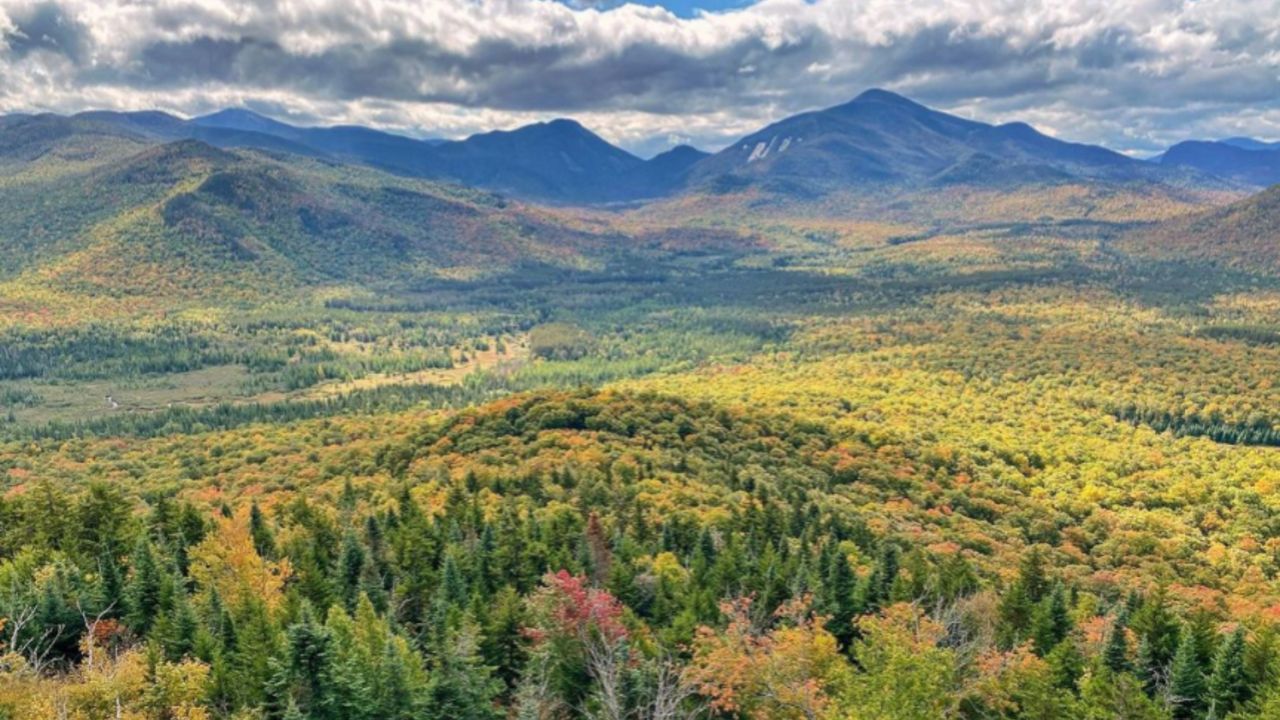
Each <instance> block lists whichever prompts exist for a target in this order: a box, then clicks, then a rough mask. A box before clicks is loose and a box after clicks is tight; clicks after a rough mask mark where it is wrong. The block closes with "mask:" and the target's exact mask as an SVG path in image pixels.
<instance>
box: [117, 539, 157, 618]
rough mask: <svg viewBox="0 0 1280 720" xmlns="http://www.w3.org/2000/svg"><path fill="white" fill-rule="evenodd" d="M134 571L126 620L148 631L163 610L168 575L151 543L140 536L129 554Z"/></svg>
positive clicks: (126, 594) (127, 586)
mask: <svg viewBox="0 0 1280 720" xmlns="http://www.w3.org/2000/svg"><path fill="white" fill-rule="evenodd" d="M129 565H130V567H131V568H132V572H131V574H130V575H129V580H128V582H127V583H126V584H125V589H124V597H125V605H126V613H125V622H126V623H128V625H129V627H131V628H133V631H134V632H136V633H138V634H139V635H146V634H147V633H148V632H149V631H150V630H151V626H152V625H153V624H155V621H156V619H157V617H158V616H159V614H160V603H161V600H162V593H163V591H164V578H163V573H162V572H161V570H160V565H159V563H157V562H156V557H155V553H154V552H153V550H152V548H151V543H150V541H148V540H147V539H146V538H141V539H139V540H138V544H137V546H136V547H135V548H134V550H133V554H132V555H131V556H130V558H129Z"/></svg>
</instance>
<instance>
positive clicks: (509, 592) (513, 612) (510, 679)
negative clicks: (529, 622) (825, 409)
mask: <svg viewBox="0 0 1280 720" xmlns="http://www.w3.org/2000/svg"><path fill="white" fill-rule="evenodd" d="M523 628H524V601H523V600H522V599H521V598H520V595H519V594H518V593H517V592H516V591H515V589H514V588H512V587H511V586H510V585H508V586H506V587H504V588H503V589H502V590H500V591H499V592H498V594H497V595H496V596H495V597H494V599H493V612H492V613H490V614H489V621H488V625H487V626H486V627H485V633H484V640H483V642H482V643H481V648H482V649H483V652H484V660H485V662H486V663H487V664H488V665H490V666H492V667H493V668H494V674H495V675H496V676H497V678H498V679H499V680H501V681H502V682H503V684H505V685H506V686H507V690H508V692H510V691H513V690H514V689H515V687H516V684H517V683H518V682H519V680H520V669H521V668H522V667H523V666H524V663H525V659H526V658H527V656H528V651H527V649H526V647H525V645H526V641H525V636H524V632H523Z"/></svg>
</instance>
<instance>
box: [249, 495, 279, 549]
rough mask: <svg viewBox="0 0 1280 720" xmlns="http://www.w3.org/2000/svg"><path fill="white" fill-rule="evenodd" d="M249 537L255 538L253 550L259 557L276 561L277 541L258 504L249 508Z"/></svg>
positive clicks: (255, 503)
mask: <svg viewBox="0 0 1280 720" xmlns="http://www.w3.org/2000/svg"><path fill="white" fill-rule="evenodd" d="M249 535H250V537H252V538H253V549H254V550H256V551H257V553H258V555H260V556H261V557H264V558H266V559H268V560H274V559H275V556H276V539H275V536H274V535H273V534H272V532H271V527H270V526H269V525H268V524H267V518H266V517H265V516H264V515H263V514H262V508H260V507H258V503H257V502H254V503H253V505H251V506H250V507H249Z"/></svg>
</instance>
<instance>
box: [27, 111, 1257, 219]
mask: <svg viewBox="0 0 1280 720" xmlns="http://www.w3.org/2000/svg"><path fill="white" fill-rule="evenodd" d="M41 117H44V116H41ZM66 120H69V121H71V122H73V123H79V124H78V125H76V126H75V127H76V128H77V130H76V131H77V132H80V133H83V132H90V131H93V130H94V129H95V128H96V129H97V131H106V132H108V134H110V133H112V132H114V133H115V134H116V135H118V136H121V137H128V138H130V139H131V140H132V141H133V142H135V143H136V142H142V143H160V142H172V141H175V140H181V139H194V140H200V141H202V142H205V143H207V144H209V145H212V146H214V147H219V148H224V149H232V148H250V149H256V150H263V151H267V152H271V153H278V154H279V153H285V154H291V155H301V156H308V157H312V158H316V159H323V160H327V161H333V162H341V163H351V164H360V165H367V166H370V167H374V168H378V169H381V170H386V171H389V172H392V173H395V174H398V175H403V176H408V177H414V178H424V179H430V180H436V181H442V182H450V183H458V184H463V185H467V186H470V187H474V188H479V189H483V190H487V191H491V192H497V193H501V194H503V195H508V196H512V197H515V198H522V199H528V200H534V201H538V202H543V203H549V204H555V205H574V204H577V205H583V204H601V203H627V202H635V201H641V200H651V199H657V198H663V197H678V196H683V195H718V194H723V193H725V192H733V191H738V190H743V189H746V188H754V189H756V190H758V191H761V192H764V193H766V194H768V195H771V196H774V197H779V198H789V199H800V200H805V199H812V198H817V197H821V196H823V195H826V194H828V193H831V192H843V193H846V194H862V195H866V194H877V193H881V192H882V191H883V190H885V189H887V188H897V189H899V190H902V189H915V190H923V189H929V188H939V187H964V188H983V189H993V190H999V189H1010V188H1015V187H1016V188H1025V187H1028V186H1032V185H1035V186H1053V185H1057V184H1062V183H1086V184H1093V185H1099V186H1100V187H1101V186H1113V185H1115V184H1117V183H1131V182H1135V181H1136V182H1143V183H1148V184H1151V183H1155V184H1167V185H1177V186H1190V187H1207V186H1217V187H1221V186H1222V185H1223V184H1224V183H1223V181H1220V180H1218V179H1216V177H1215V176H1222V177H1225V178H1226V179H1227V180H1228V181H1229V182H1231V183H1237V184H1239V183H1246V184H1255V185H1256V184H1259V183H1264V182H1271V181H1273V180H1274V179H1275V177H1274V176H1275V175H1276V173H1277V170H1276V167H1275V163H1274V162H1273V161H1274V160H1275V159H1280V154H1274V155H1273V154H1272V153H1273V152H1275V151H1252V150H1245V149H1243V148H1241V147H1237V146H1235V145H1231V144H1227V143H1216V144H1211V145H1213V147H1212V148H1210V150H1211V152H1207V151H1204V150H1203V148H1200V149H1197V146H1195V145H1192V144H1183V145H1182V146H1178V147H1175V148H1173V149H1171V150H1170V152H1169V153H1167V154H1166V156H1165V157H1164V158H1162V161H1161V162H1144V161H1140V160H1135V159H1132V158H1129V157H1126V156H1124V155H1121V154H1119V153H1116V152H1112V151H1111V150H1107V149H1106V148H1102V147H1098V146H1094V145H1084V144H1079V143H1071V142H1064V141H1061V140H1057V139H1055V138H1052V137H1049V136H1047V135H1044V134H1043V133H1040V132H1038V131H1037V130H1035V129H1034V128H1032V127H1031V126H1030V125H1027V124H1026V123H1017V122H1015V123H1008V124H1004V125H990V124H987V123H982V122H977V121H973V120H968V119H965V118H961V117H957V116H954V115H949V114H947V113H944V112H940V111H937V110H932V109H930V108H928V107H925V106H923V105H921V104H919V103H916V102H913V101H911V100H909V99H907V98H904V97H902V96H900V95H896V94H894V93H891V92H887V91H884V90H868V91H867V92H864V93H863V94H861V95H859V96H858V97H856V98H855V99H854V100H852V101H851V102H848V103H845V104H843V105H839V106H836V107H832V108H828V109H825V110H820V111H815V112H807V113H801V114H799V115H795V116H792V117H789V118H786V119H784V120H781V121H779V122H776V123H774V124H772V125H769V126H768V127H766V128H764V129H762V130H760V131H758V132H755V133H752V134H751V135H748V136H746V137H744V138H743V139H741V140H739V141H738V142H735V143H734V144H732V145H731V146H729V147H727V148H725V149H723V150H721V151H720V152H718V153H715V154H713V155H707V154H706V153H703V152H701V151H699V150H696V149H694V148H691V147H679V148H675V149H673V150H671V151H668V152H666V153H663V154H661V155H659V156H657V157H654V158H652V159H650V160H647V161H646V160H642V159H640V158H638V157H636V156H635V155H632V154H631V153H629V152H627V151H625V150H623V149H621V148H619V147H616V146H614V145H612V144H610V143H609V142H607V141H606V140H604V139H603V138H601V137H600V136H599V135H597V134H595V133H593V132H592V131H590V130H588V129H587V128H585V127H583V126H582V125H581V124H579V123H578V122H575V121H573V120H568V119H559V120H552V121H550V122H542V123H535V124H532V125H527V126H524V127H520V128H517V129H514V130H502V131H494V132H486V133H480V134H477V135H473V136H471V137H468V138H466V139H464V140H454V141H441V140H419V139H414V138H410V137H404V136H401V135H396V134H393V133H386V132H382V131H379V130H373V129H370V128H364V127H354V126H336V127H298V126H294V125H291V124H289V123H285V122H281V121H279V120H275V119H272V118H269V117H266V116H263V115H260V114H257V113H254V112H252V111H249V110H245V109H226V110H221V111H218V112H215V113H213V114H210V115H205V116H202V117H197V118H194V119H191V120H185V119H182V118H178V117H175V116H172V115H168V114H165V113H161V112H137V113H120V112H88V113H81V114H80V115H76V116H73V117H72V118H67V119H66ZM9 122H10V123H17V124H18V125H21V123H22V122H24V121H23V120H22V118H17V117H15V118H13V119H12V120H10V121H9ZM27 122H29V120H28V121H27ZM42 122H43V123H44V124H45V126H47V127H45V130H48V131H53V130H51V128H52V127H53V126H54V125H56V123H54V122H53V121H52V120H49V119H46V120H44V121H42ZM69 127H71V126H66V127H64V131H67V132H69V130H67V128H69ZM1235 142H1238V143H1245V142H1246V141H1244V140H1240V139H1237V140H1236V141H1235ZM1251 142H1255V143H1256V141H1251ZM1219 156H1221V157H1219Z"/></svg>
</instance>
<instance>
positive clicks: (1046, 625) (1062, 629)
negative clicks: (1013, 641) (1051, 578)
mask: <svg viewBox="0 0 1280 720" xmlns="http://www.w3.org/2000/svg"><path fill="white" fill-rule="evenodd" d="M1070 632H1071V615H1070V613H1069V611H1068V609H1067V594H1066V591H1065V590H1064V589H1063V587H1062V584H1061V583H1057V584H1055V585H1054V586H1053V591H1052V592H1050V593H1049V595H1048V596H1046V597H1045V598H1044V599H1043V600H1041V601H1040V604H1039V605H1038V606H1037V607H1036V611H1035V613H1034V615H1033V616H1032V619H1031V640H1032V642H1033V644H1034V648H1035V651H1036V654H1037V655H1040V656H1041V657H1044V656H1045V655H1047V654H1048V653H1049V651H1051V650H1052V649H1053V648H1055V647H1057V645H1058V643H1060V642H1062V641H1063V639H1065V638H1066V637H1067V634H1068V633H1070Z"/></svg>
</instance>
